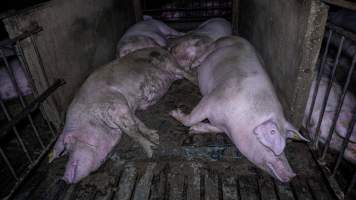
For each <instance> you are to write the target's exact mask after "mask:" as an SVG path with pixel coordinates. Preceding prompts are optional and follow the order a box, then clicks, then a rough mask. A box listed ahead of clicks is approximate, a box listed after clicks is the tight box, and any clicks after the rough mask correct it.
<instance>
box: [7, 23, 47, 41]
mask: <svg viewBox="0 0 356 200" xmlns="http://www.w3.org/2000/svg"><path fill="white" fill-rule="evenodd" d="M42 30H43V28H42V27H40V26H38V25H34V26H32V27H30V29H29V30H27V31H25V32H23V33H22V34H20V35H18V36H16V37H14V38H13V39H9V40H3V41H0V46H7V45H13V44H15V43H16V42H17V41H20V40H23V39H25V38H27V37H28V36H30V35H32V34H35V33H38V32H40V31H42Z"/></svg>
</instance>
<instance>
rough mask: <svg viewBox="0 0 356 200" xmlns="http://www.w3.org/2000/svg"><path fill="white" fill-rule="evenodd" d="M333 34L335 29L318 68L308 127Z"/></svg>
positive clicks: (307, 122) (330, 34) (308, 122)
mask: <svg viewBox="0 0 356 200" xmlns="http://www.w3.org/2000/svg"><path fill="white" fill-rule="evenodd" d="M332 34H333V31H332V30H330V31H329V34H328V39H327V42H326V48H325V51H324V54H323V58H322V61H321V64H320V68H319V70H318V75H317V79H316V83H315V87H314V92H313V97H312V102H311V104H310V108H309V113H308V117H307V121H306V126H307V127H306V128H308V127H309V126H310V119H311V116H312V114H313V110H314V106H315V101H316V96H317V94H318V90H319V85H320V80H321V76H322V72H323V71H324V65H325V62H326V57H327V54H328V50H329V45H330V40H331V37H332Z"/></svg>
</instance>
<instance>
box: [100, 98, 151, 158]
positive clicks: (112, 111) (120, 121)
mask: <svg viewBox="0 0 356 200" xmlns="http://www.w3.org/2000/svg"><path fill="white" fill-rule="evenodd" d="M117 101H118V99H117ZM107 117H108V118H107V119H106V120H105V121H106V124H107V125H109V126H111V127H112V128H120V129H121V130H122V131H123V132H124V133H126V134H127V135H128V136H129V137H130V138H131V139H133V140H134V141H136V142H138V143H139V144H140V145H141V146H142V148H143V149H144V150H145V152H146V154H147V156H148V157H152V155H153V149H154V148H155V147H156V145H155V144H154V143H152V142H151V141H150V140H148V139H147V138H145V137H144V136H143V135H142V134H141V133H142V132H141V131H140V129H139V125H138V123H137V122H136V121H135V118H136V117H135V115H134V114H133V113H132V112H131V110H130V108H129V107H128V104H127V103H126V101H125V104H114V105H113V104H112V105H110V106H109V109H108V113H107ZM146 134H147V135H148V134H149V133H146Z"/></svg>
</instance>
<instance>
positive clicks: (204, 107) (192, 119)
mask: <svg viewBox="0 0 356 200" xmlns="http://www.w3.org/2000/svg"><path fill="white" fill-rule="evenodd" d="M208 111H209V97H208V96H205V97H203V98H202V100H201V101H200V102H199V104H198V105H197V106H196V107H195V108H194V109H193V111H192V112H191V113H190V114H189V115H186V114H184V113H183V112H182V111H181V110H180V109H179V108H178V109H176V110H173V111H171V112H170V113H169V114H170V115H171V116H172V117H173V118H175V119H176V120H178V121H179V122H181V123H182V124H184V126H193V125H194V124H197V123H199V122H201V121H203V120H204V119H206V118H207V116H208V114H209V112H208Z"/></svg>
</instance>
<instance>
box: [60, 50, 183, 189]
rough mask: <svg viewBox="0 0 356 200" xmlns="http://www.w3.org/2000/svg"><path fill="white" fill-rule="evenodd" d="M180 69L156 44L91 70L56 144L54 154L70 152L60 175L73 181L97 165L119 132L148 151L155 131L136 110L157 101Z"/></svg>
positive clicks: (70, 181) (72, 105)
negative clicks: (63, 172)
mask: <svg viewBox="0 0 356 200" xmlns="http://www.w3.org/2000/svg"><path fill="white" fill-rule="evenodd" d="M183 75H184V72H183V71H182V70H181V69H179V67H178V64H177V62H176V61H175V59H174V58H173V57H172V56H171V55H170V54H169V52H167V51H165V50H164V49H162V48H159V47H155V48H146V49H141V50H138V51H136V52H133V53H131V54H130V55H128V56H125V57H123V58H120V59H116V60H114V61H113V62H111V63H109V64H107V65H105V66H102V67H100V68H99V69H97V70H96V71H95V72H94V73H92V74H91V75H90V76H89V77H88V78H87V80H86V81H85V82H84V84H83V85H82V86H81V88H80V90H79V91H78V93H77V94H76V96H75V97H74V99H73V101H72V102H71V104H70V106H69V108H68V111H67V116H66V123H65V127H64V130H63V133H62V134H61V136H60V137H59V139H58V141H57V143H56V145H55V147H54V152H53V154H54V158H56V157H59V156H61V155H63V154H66V153H69V154H70V155H69V161H68V163H67V167H66V171H65V175H64V179H65V180H66V181H67V182H69V183H75V182H78V181H79V180H80V179H82V178H83V177H85V176H87V175H88V174H89V173H90V172H92V171H94V170H96V169H97V168H98V167H99V166H100V165H101V164H102V163H103V162H104V161H105V158H106V157H107V155H108V153H109V152H110V151H111V150H112V148H113V147H114V145H115V144H117V143H118V141H119V139H120V137H121V135H122V133H126V134H127V135H128V136H129V137H131V138H132V139H134V140H135V141H137V142H138V143H139V144H140V145H141V146H142V147H143V148H144V150H145V151H146V153H147V155H148V156H149V157H151V156H152V154H153V148H154V146H155V145H156V144H158V140H159V136H158V134H157V131H155V130H151V129H149V128H147V127H146V126H145V125H144V124H143V123H142V122H141V121H140V120H139V119H138V118H137V117H136V116H135V110H137V109H146V108H147V107H148V106H150V105H152V104H154V103H156V102H157V101H158V99H159V98H160V97H162V96H163V95H164V93H165V92H166V91H167V90H168V88H169V86H170V84H171V83H172V82H173V81H174V80H176V79H179V78H182V76H183ZM146 137H147V138H148V139H147V138H146Z"/></svg>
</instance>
